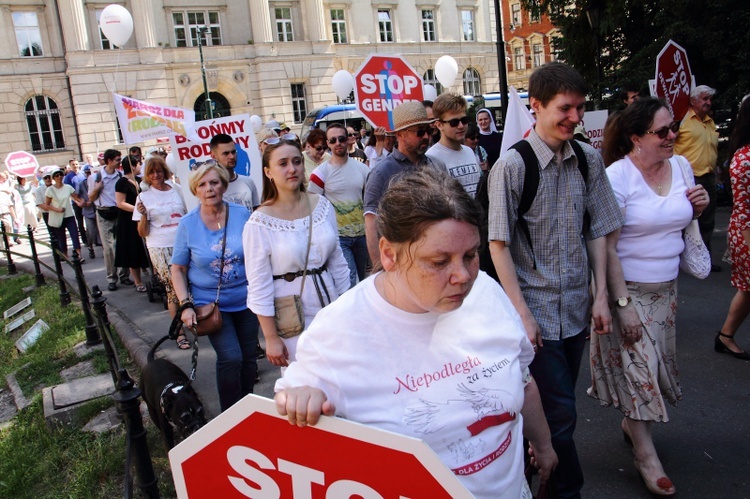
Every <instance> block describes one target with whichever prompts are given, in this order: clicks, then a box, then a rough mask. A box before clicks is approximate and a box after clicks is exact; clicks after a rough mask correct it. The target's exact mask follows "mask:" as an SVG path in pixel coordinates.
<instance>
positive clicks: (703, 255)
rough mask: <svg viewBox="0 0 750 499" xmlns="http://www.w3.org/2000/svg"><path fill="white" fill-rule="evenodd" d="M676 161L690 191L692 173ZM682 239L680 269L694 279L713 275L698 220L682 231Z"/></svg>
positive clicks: (693, 183) (709, 255)
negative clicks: (683, 245) (682, 248)
mask: <svg viewBox="0 0 750 499" xmlns="http://www.w3.org/2000/svg"><path fill="white" fill-rule="evenodd" d="M675 161H677V163H678V164H679V165H680V169H681V170H682V176H683V178H684V179H685V184H686V185H687V186H688V189H689V188H691V187H694V186H695V180H694V178H693V174H692V172H688V171H687V170H686V165H685V164H684V163H683V162H682V161H680V160H679V159H677V157H675ZM682 239H683V241H685V249H684V250H683V251H682V254H680V268H681V269H682V270H683V272H685V273H687V274H689V275H691V276H693V277H697V278H698V279H705V278H706V277H708V275H709V274H710V273H711V254H710V253H709V252H708V249H707V248H706V245H705V244H704V243H703V238H702V237H701V232H700V228H699V227H698V220H691V221H690V223H689V224H688V226H687V227H685V229H684V230H683V231H682Z"/></svg>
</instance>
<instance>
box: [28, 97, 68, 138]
mask: <svg viewBox="0 0 750 499" xmlns="http://www.w3.org/2000/svg"><path fill="white" fill-rule="evenodd" d="M24 110H25V111H26V125H27V126H28V128H29V142H31V150H32V151H34V152H46V151H56V150H59V149H65V138H64V137H63V132H62V120H61V119H60V110H59V109H58V108H57V103H55V101H53V100H52V99H50V98H49V97H47V96H46V95H35V96H34V97H32V98H31V99H29V100H28V101H26V106H25V107H24Z"/></svg>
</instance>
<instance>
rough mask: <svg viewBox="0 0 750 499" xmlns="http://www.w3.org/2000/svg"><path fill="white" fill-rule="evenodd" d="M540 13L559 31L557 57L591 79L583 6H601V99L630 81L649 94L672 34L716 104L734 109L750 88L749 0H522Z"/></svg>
mask: <svg viewBox="0 0 750 499" xmlns="http://www.w3.org/2000/svg"><path fill="white" fill-rule="evenodd" d="M522 1H523V3H524V7H525V8H526V9H527V10H530V11H536V12H542V13H546V14H547V15H548V16H549V18H550V20H551V21H552V23H553V24H554V25H555V26H556V27H557V28H558V29H559V30H560V32H561V35H562V36H561V37H560V38H558V39H557V40H556V41H555V42H554V43H555V44H556V49H557V50H558V51H559V53H560V59H561V60H563V61H565V62H567V63H568V64H570V65H572V66H574V67H575V68H576V69H578V70H579V71H580V72H581V74H583V76H584V77H585V78H586V79H587V80H588V81H589V82H591V85H592V91H593V90H594V88H593V87H594V85H595V82H596V76H597V73H596V43H595V40H596V33H595V32H594V31H593V30H592V28H591V26H590V24H589V22H588V19H587V17H586V9H587V8H588V7H590V6H592V5H600V6H601V8H602V14H601V16H600V25H599V33H598V35H599V40H600V48H601V65H602V80H601V85H602V88H603V89H604V93H605V95H608V94H609V95H611V98H610V99H609V100H608V101H605V105H607V106H608V107H611V108H614V107H616V106H617V104H618V103H619V102H618V99H617V89H620V88H623V87H625V86H630V85H635V86H636V87H638V88H640V89H641V91H642V93H643V94H648V83H647V82H648V80H649V79H653V78H654V72H655V67H656V56H657V55H658V53H659V51H660V50H661V49H662V48H663V47H664V45H665V44H666V43H667V41H669V40H670V39H672V40H674V41H675V42H676V43H678V44H680V45H681V46H682V47H684V48H685V50H686V51H687V53H688V58H689V60H690V68H691V70H692V73H693V75H694V76H695V80H696V83H697V84H699V85H701V84H705V85H710V86H711V87H714V88H716V89H717V90H718V94H717V98H716V104H715V106H714V107H716V108H720V107H721V108H730V107H731V108H734V107H736V106H737V104H738V103H739V100H740V99H741V98H742V96H743V95H745V94H747V93H750V57H748V55H750V54H749V52H750V2H748V1H747V0H679V1H674V2H665V1H664V0H661V1H656V0H585V1H582V0H573V1H571V0H522Z"/></svg>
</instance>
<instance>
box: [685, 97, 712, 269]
mask: <svg viewBox="0 0 750 499" xmlns="http://www.w3.org/2000/svg"><path fill="white" fill-rule="evenodd" d="M714 95H716V90H714V89H713V88H711V87H709V86H707V85H698V86H697V87H695V88H693V89H692V90H691V91H690V109H689V110H688V112H687V114H686V115H685V117H684V118H683V119H682V124H681V125H680V132H679V133H678V134H677V140H675V142H674V153H675V154H678V155H680V156H685V158H687V160H688V161H689V162H690V165H691V166H692V167H693V174H694V175H695V183H696V185H698V184H700V185H702V186H703V188H704V189H706V192H708V198H709V203H708V206H707V207H706V209H705V210H703V213H702V214H701V216H700V217H698V227H700V231H701V238H703V242H704V243H705V244H706V248H708V252H709V253H711V234H713V232H714V225H715V220H714V218H715V215H716V173H715V172H714V170H715V168H716V160H717V157H718V152H717V151H718V146H719V132H717V131H716V123H714V120H713V119H712V118H711V116H709V115H708V113H709V111H711V104H712V102H711V101H712V99H713V97H714ZM720 270H721V267H719V266H718V265H713V264H712V265H711V272H719V271H720Z"/></svg>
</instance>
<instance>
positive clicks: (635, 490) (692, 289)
mask: <svg viewBox="0 0 750 499" xmlns="http://www.w3.org/2000/svg"><path fill="white" fill-rule="evenodd" d="M728 218H729V211H728V209H727V208H722V209H720V211H719V213H718V215H717V230H716V232H715V234H714V237H713V246H714V261H715V262H717V263H718V262H719V260H720V257H721V255H722V254H723V252H724V248H725V247H726V225H727V221H728ZM42 232H44V231H42ZM45 235H46V234H45ZM13 249H14V250H16V249H19V250H20V251H26V250H27V249H28V245H26V244H25V245H22V246H21V247H14V248H13ZM40 253H42V256H43V258H44V259H45V260H47V261H50V262H51V257H50V255H49V252H46V255H45V254H44V253H43V252H40ZM84 254H85V252H84ZM15 260H16V263H17V265H18V266H19V267H22V268H23V269H25V270H28V271H31V265H30V263H29V262H28V260H26V261H24V260H23V259H20V258H16V259H15ZM721 267H722V272H719V273H714V274H711V275H710V276H709V277H708V278H707V279H706V280H704V281H700V280H697V279H694V278H691V277H688V276H680V280H679V285H678V286H679V295H678V296H679V298H678V302H679V309H678V313H677V331H678V362H679V368H680V377H681V384H682V388H683V400H682V401H681V402H680V403H679V405H678V406H677V407H676V408H671V407H670V411H669V414H670V419H671V421H670V422H669V423H665V424H658V425H656V426H655V428H654V441H655V443H656V447H657V450H658V451H659V454H660V456H661V459H662V463H663V464H664V468H665V469H666V471H667V473H668V475H669V477H670V478H671V479H672V481H673V482H674V484H675V487H676V488H677V490H678V496H679V497H682V498H750V422H748V417H750V416H749V413H750V362H748V361H741V360H736V359H734V358H732V357H730V356H728V355H726V354H718V353H715V352H714V351H713V339H714V336H715V334H716V333H715V332H716V331H717V330H718V329H719V328H720V327H721V325H722V323H723V321H724V317H725V315H726V311H727V308H728V306H729V302H730V301H731V299H732V296H733V295H734V289H733V288H732V287H731V286H730V284H729V274H730V272H729V265H727V264H726V263H721ZM83 268H84V273H85V275H86V279H87V281H88V283H89V287H92V286H94V285H98V286H99V287H100V289H102V290H103V292H104V296H105V297H106V298H107V305H108V311H109V313H110V318H111V319H113V322H115V323H117V326H118V332H119V334H120V335H121V336H122V337H123V338H124V339H125V340H126V344H127V345H128V348H129V349H130V353H131V354H132V355H133V356H134V357H135V359H136V361H137V362H139V363H140V362H141V361H142V360H143V359H144V358H145V352H146V351H147V350H148V347H149V346H150V345H152V344H154V343H155V342H156V341H157V340H158V339H159V338H160V337H162V336H164V335H166V334H167V330H168V327H169V323H170V319H169V315H168V313H167V312H166V311H165V310H164V309H163V307H162V305H161V303H160V302H154V303H149V301H148V299H147V298H146V295H145V294H143V293H137V292H136V291H135V289H134V288H133V287H125V286H120V289H118V290H117V291H114V292H109V291H106V288H107V280H106V273H105V272H104V261H103V260H102V258H101V251H100V248H97V258H96V259H93V260H91V259H89V260H88V261H87V262H86V263H85V264H84V266H83ZM67 274H70V275H72V272H67ZM76 289H77V288H76ZM117 319H119V320H117ZM749 332H750V324H746V325H744V326H743V327H742V328H741V330H740V332H739V333H738V342H739V343H740V345H743V346H744V347H745V348H746V349H750V334H748V333H749ZM199 350H200V354H199V360H198V371H197V378H196V381H195V384H194V385H195V387H196V389H197V390H198V392H199V394H200V395H201V399H202V400H203V402H204V405H205V406H206V408H207V411H208V413H209V416H210V417H213V416H216V415H217V414H218V412H219V409H218V396H217V393H216V389H215V379H214V373H215V369H214V365H215V361H216V357H215V354H214V352H213V349H212V348H211V346H210V344H209V342H208V340H207V339H205V338H201V339H200V341H199ZM191 352H192V351H180V350H178V349H177V348H176V346H175V345H174V342H167V343H164V344H163V345H162V346H161V348H160V350H159V354H160V355H164V356H166V357H168V358H169V359H170V360H172V361H173V362H175V363H177V364H178V365H179V366H180V367H182V369H183V370H185V371H186V372H190V358H191ZM120 354H121V355H124V354H125V352H120ZM259 369H260V376H261V382H260V383H259V384H257V385H256V389H255V393H257V394H259V395H263V396H271V395H272V393H273V384H274V382H275V380H276V379H277V377H278V376H279V369H278V368H275V367H273V366H271V365H270V364H269V363H268V362H267V361H265V360H261V361H260V362H259ZM589 380H590V371H589V369H588V353H586V354H585V355H584V360H583V366H582V369H581V374H580V379H579V382H578V390H577V395H578V403H577V405H578V411H579V412H578V414H579V419H578V428H577V432H576V441H577V444H578V451H579V455H580V458H581V464H582V466H583V470H584V474H585V478H586V485H585V487H584V490H583V496H584V497H585V498H601V497H617V498H641V497H650V496H649V494H648V492H647V491H646V489H645V487H644V485H643V484H642V482H641V480H640V478H639V476H638V474H637V472H636V471H635V469H634V467H633V462H632V461H633V456H632V452H631V451H630V448H629V447H628V446H627V445H626V444H625V442H624V441H623V439H622V433H621V430H620V420H621V419H622V415H621V414H620V412H619V411H618V410H616V409H614V408H611V407H610V408H602V407H600V406H599V404H598V402H597V401H595V400H593V399H590V398H589V397H588V396H587V395H586V388H587V387H588V386H589Z"/></svg>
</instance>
